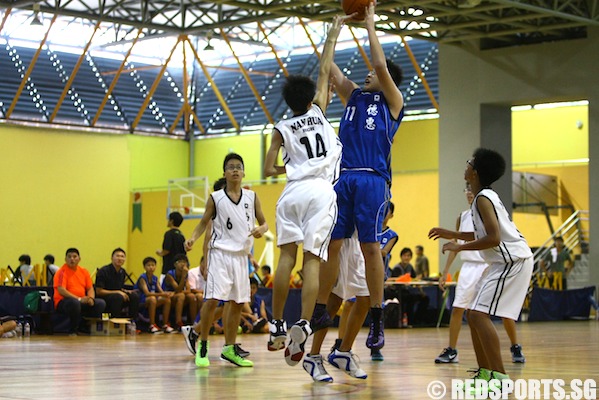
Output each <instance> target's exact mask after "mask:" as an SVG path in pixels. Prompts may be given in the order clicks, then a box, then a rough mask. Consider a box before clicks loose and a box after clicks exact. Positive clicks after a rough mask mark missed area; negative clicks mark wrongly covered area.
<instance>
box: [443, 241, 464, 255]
mask: <svg viewBox="0 0 599 400" xmlns="http://www.w3.org/2000/svg"><path fill="white" fill-rule="evenodd" d="M446 251H456V252H458V251H460V245H459V244H457V243H456V242H447V243H445V244H444V245H443V249H442V253H443V254H445V252H446Z"/></svg>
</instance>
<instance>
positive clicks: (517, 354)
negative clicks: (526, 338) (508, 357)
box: [510, 344, 526, 363]
mask: <svg viewBox="0 0 599 400" xmlns="http://www.w3.org/2000/svg"><path fill="white" fill-rule="evenodd" d="M510 352H511V353H512V362H513V363H525V362H526V358H525V357H524V354H522V346H520V345H519V344H515V345H513V346H512V347H510Z"/></svg>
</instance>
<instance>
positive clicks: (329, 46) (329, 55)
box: [313, 15, 353, 112]
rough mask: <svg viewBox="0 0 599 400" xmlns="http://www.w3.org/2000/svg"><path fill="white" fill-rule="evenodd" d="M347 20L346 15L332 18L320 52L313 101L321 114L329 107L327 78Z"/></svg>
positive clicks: (328, 81)
mask: <svg viewBox="0 0 599 400" xmlns="http://www.w3.org/2000/svg"><path fill="white" fill-rule="evenodd" d="M348 18H351V16H349V15H346V16H344V17H342V16H340V15H335V16H334V17H333V22H331V26H330V28H329V33H328V35H327V39H326V41H325V43H324V48H323V50H322V57H320V68H319V70H318V80H317V81H316V95H315V96H314V100H313V101H314V104H316V105H318V106H319V107H320V108H321V109H322V111H323V112H324V111H326V109H327V106H328V105H329V84H330V78H329V76H330V73H331V68H332V65H331V64H333V56H334V55H335V45H336V44H337V38H338V37H339V32H341V28H342V27H343V24H344V23H345V21H346V20H347V19H348ZM342 75H343V74H342ZM352 90H353V89H352Z"/></svg>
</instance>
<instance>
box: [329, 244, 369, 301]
mask: <svg viewBox="0 0 599 400" xmlns="http://www.w3.org/2000/svg"><path fill="white" fill-rule="evenodd" d="M333 294H335V295H337V296H339V297H340V298H341V299H343V300H348V299H351V298H352V297H355V296H360V297H366V296H369V295H370V293H369V292H368V285H367V284H366V265H365V264H364V256H363V255H362V250H361V249H360V242H358V238H357V236H356V235H353V236H352V237H351V238H349V239H343V244H342V245H341V251H340V252H339V276H338V277H337V283H336V284H335V287H334V288H333Z"/></svg>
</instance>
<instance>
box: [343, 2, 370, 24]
mask: <svg viewBox="0 0 599 400" xmlns="http://www.w3.org/2000/svg"><path fill="white" fill-rule="evenodd" d="M370 1H371V0H341V7H342V8H343V12H345V14H347V15H351V14H353V13H358V14H357V15H356V16H355V17H354V18H353V19H354V20H355V21H363V20H364V14H365V11H366V7H368V3H370Z"/></svg>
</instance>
